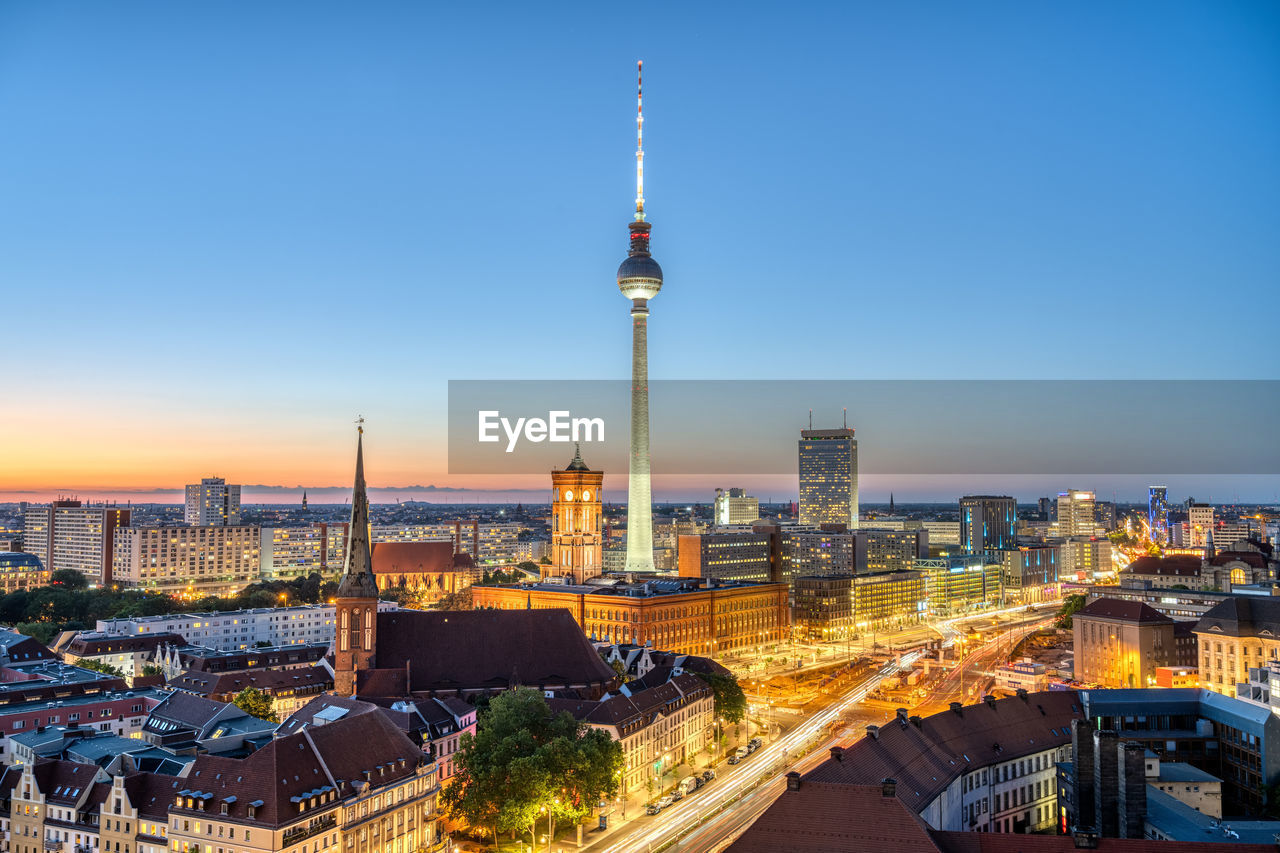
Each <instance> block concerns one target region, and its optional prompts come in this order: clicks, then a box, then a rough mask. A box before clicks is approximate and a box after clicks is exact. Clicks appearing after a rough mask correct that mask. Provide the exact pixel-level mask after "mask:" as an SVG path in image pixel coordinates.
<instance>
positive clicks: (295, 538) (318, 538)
mask: <svg viewBox="0 0 1280 853" xmlns="http://www.w3.org/2000/svg"><path fill="white" fill-rule="evenodd" d="M261 542H262V577H263V578H264V579H265V580H290V579H292V578H297V577H304V578H305V577H306V576H308V575H310V574H312V573H318V574H320V575H326V576H327V575H336V574H338V573H339V572H341V571H342V556H343V553H344V552H345V550H346V542H347V525H346V522H342V523H340V524H327V523H325V522H316V523H315V524H309V525H307V526H305V527H264V528H262V537H261Z"/></svg>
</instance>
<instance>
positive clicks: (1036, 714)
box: [805, 690, 1083, 813]
mask: <svg viewBox="0 0 1280 853" xmlns="http://www.w3.org/2000/svg"><path fill="white" fill-rule="evenodd" d="M1073 719H1083V713H1082V710H1081V708H1080V700H1079V698H1078V697H1077V696H1076V693H1075V691H1072V690H1061V691H1044V692H1041V693H1029V694H1027V695H1026V697H1025V698H1023V697H1021V696H1013V697H1010V698H1008V699H996V700H992V701H991V702H990V703H987V702H979V703H978V704H976V705H966V706H964V707H963V708H961V709H960V713H957V712H955V711H942V712H941V713H938V714H934V715H933V716H931V717H925V718H924V719H923V720H920V721H919V724H918V725H917V724H916V723H913V722H902V723H900V722H899V721H897V720H892V721H890V722H888V723H885V724H884V725H882V726H880V728H879V736H878V737H875V738H873V737H865V738H863V739H861V740H859V741H857V742H856V743H854V744H853V745H852V746H850V747H849V748H848V749H846V750H845V751H844V755H843V760H842V761H836V760H835V759H834V758H832V759H829V760H827V761H826V762H824V763H822V764H820V765H818V767H816V768H814V769H813V770H811V771H810V772H809V773H808V774H807V775H806V776H805V780H806V781H809V780H812V781H814V782H843V783H845V784H851V785H869V784H877V783H878V782H879V781H880V780H881V779H885V778H893V779H897V780H898V798H899V799H901V800H902V801H903V802H904V803H906V804H907V807H908V808H910V809H913V810H915V811H916V812H917V813H918V812H919V811H920V810H921V809H923V808H925V807H926V806H927V805H929V803H931V802H932V801H933V799H934V798H935V797H937V796H938V794H939V793H941V792H942V791H943V790H945V789H946V787H947V786H948V785H950V784H951V782H952V781H953V780H954V779H955V778H957V777H958V776H959V775H960V774H962V773H964V772H966V771H968V770H969V769H970V768H971V767H985V766H987V765H988V764H993V763H995V762H997V761H1007V760H1010V759H1013V758H1020V757H1022V756H1025V755H1030V754H1032V753H1035V752H1041V751H1043V750H1046V749H1050V748H1052V747H1056V746H1062V745H1065V744H1069V743H1071V721H1072V720H1073Z"/></svg>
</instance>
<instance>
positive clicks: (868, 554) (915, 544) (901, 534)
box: [857, 522, 929, 574]
mask: <svg viewBox="0 0 1280 853" xmlns="http://www.w3.org/2000/svg"><path fill="white" fill-rule="evenodd" d="M871 523H872V524H878V523H879V522H871ZM857 537H858V539H859V540H861V545H860V546H859V547H858V549H857V555H858V557H859V558H860V561H859V562H858V565H857V570H858V574H866V573H875V572H902V571H910V570H911V569H914V568H915V565H916V560H919V559H921V558H923V557H928V556H929V531H927V530H925V529H923V528H915V529H903V530H880V529H876V528H874V527H868V528H863V529H862V530H859V531H858V533H857Z"/></svg>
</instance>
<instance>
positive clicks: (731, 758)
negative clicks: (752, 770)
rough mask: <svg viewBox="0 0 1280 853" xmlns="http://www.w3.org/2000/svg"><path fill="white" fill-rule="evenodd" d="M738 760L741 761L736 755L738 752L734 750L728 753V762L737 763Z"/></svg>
mask: <svg viewBox="0 0 1280 853" xmlns="http://www.w3.org/2000/svg"><path fill="white" fill-rule="evenodd" d="M740 761H742V759H741V758H739V757H738V753H736V752H735V753H734V754H733V755H730V756H729V763H730V764H737V763H739V762H740Z"/></svg>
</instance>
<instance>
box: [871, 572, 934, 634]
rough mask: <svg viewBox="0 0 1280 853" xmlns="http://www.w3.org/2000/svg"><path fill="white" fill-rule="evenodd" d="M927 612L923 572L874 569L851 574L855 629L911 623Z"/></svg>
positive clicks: (885, 628) (882, 627) (888, 627)
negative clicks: (868, 572)
mask: <svg viewBox="0 0 1280 853" xmlns="http://www.w3.org/2000/svg"><path fill="white" fill-rule="evenodd" d="M927 614H928V605H927V589H926V584H925V577H924V573H923V572H919V571H910V572H876V573H875V574H869V575H855V576H854V578H853V619H854V627H855V629H856V631H857V633H859V634H861V633H862V632H864V631H884V630H887V629H890V628H900V627H903V626H904V625H914V624H915V623H917V622H919V621H920V620H922V619H923V618H924V617H925V616H926V615H927Z"/></svg>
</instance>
